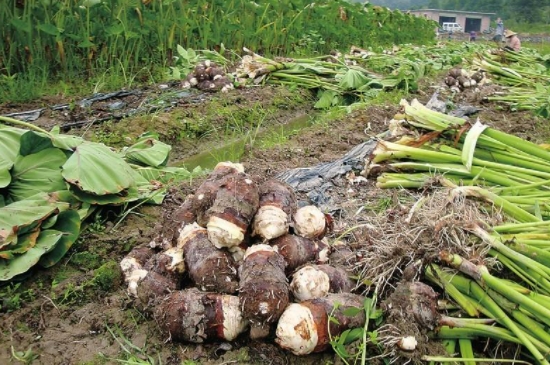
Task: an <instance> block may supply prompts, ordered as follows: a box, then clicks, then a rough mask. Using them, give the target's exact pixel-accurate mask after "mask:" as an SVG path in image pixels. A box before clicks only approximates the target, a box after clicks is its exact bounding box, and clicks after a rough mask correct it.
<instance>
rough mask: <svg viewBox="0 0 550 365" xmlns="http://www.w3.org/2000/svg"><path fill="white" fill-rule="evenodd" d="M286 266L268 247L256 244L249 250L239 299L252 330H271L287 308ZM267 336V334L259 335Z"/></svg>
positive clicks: (242, 273)
mask: <svg viewBox="0 0 550 365" xmlns="http://www.w3.org/2000/svg"><path fill="white" fill-rule="evenodd" d="M258 246H261V247H258ZM285 265H286V264H285V260H284V258H283V256H281V255H280V254H279V253H278V252H276V251H275V250H274V249H273V248H271V247H270V246H268V245H264V244H260V245H255V246H252V247H251V248H249V249H248V250H247V253H246V255H245V259H244V261H243V263H242V265H241V271H240V288H239V299H240V303H241V309H242V311H243V315H244V317H245V318H246V319H248V320H249V321H250V323H251V327H252V329H254V327H258V328H266V327H269V324H270V323H274V322H276V321H277V320H278V319H279V317H280V316H281V314H282V313H283V311H284V310H285V308H286V306H287V305H288V302H289V285H288V280H287V277H286V275H285ZM251 334H252V331H251ZM264 335H267V333H265V334H263V335H259V336H260V337H262V336H264Z"/></svg>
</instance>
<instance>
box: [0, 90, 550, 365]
mask: <svg viewBox="0 0 550 365" xmlns="http://www.w3.org/2000/svg"><path fill="white" fill-rule="evenodd" d="M430 86H431V85H426V87H425V88H423V90H425V91H424V92H421V93H419V94H417V95H410V96H409V97H408V98H412V97H418V98H419V99H420V100H421V101H423V102H426V101H427V100H428V99H429V97H430V95H431V91H429V90H430V88H429V87H430ZM154 90H155V91H154V92H157V89H154ZM135 98H136V97H133V96H132V99H129V100H130V101H129V102H128V105H137V104H139V100H138V99H135ZM294 99H300V100H299V102H298V101H296V100H294ZM141 100H142V99H141ZM186 100H187V101H186ZM186 100H184V99H181V100H176V101H175V103H174V104H173V105H172V107H171V108H170V109H167V110H157V111H156V112H155V113H154V114H153V115H151V114H148V115H146V116H143V115H140V116H139V115H138V116H132V117H129V118H125V119H121V120H120V121H112V122H107V123H103V124H98V125H93V126H91V125H89V124H86V123H85V124H84V125H82V126H81V127H80V128H72V129H71V130H70V131H69V133H77V134H83V135H84V136H85V137H88V138H96V139H100V137H101V138H103V139H104V140H105V139H107V140H109V138H111V141H113V142H114V144H117V143H124V142H125V141H127V140H128V139H130V140H131V139H133V138H136V137H137V136H138V135H140V134H141V133H143V132H145V131H150V130H153V131H156V132H158V133H159V135H160V136H161V138H162V139H163V140H165V141H167V142H169V143H171V144H172V145H173V148H174V149H173V155H172V157H171V160H172V161H183V160H184V159H185V158H187V157H189V156H192V155H194V154H196V153H198V152H200V151H203V150H205V149H208V148H211V147H212V146H214V145H216V144H219V143H220V140H219V138H216V136H214V135H212V134H210V135H207V136H202V137H200V138H198V139H197V138H195V139H193V138H187V137H185V136H182V135H181V134H180V133H179V132H181V130H182V128H184V127H182V124H181V122H182V120H185V119H186V118H189V119H192V118H194V119H193V120H196V118H197V116H201V115H202V116H209V118H210V119H209V122H211V123H222V122H223V121H224V120H227V119H228V118H230V116H228V115H227V114H224V113H223V108H221V107H220V105H221V106H223V107H224V108H225V107H228V106H231V105H233V106H234V105H237V106H238V108H239V110H253V109H254V108H263V109H265V110H269V115H268V116H267V117H266V119H265V121H264V123H265V124H264V125H262V127H266V126H268V125H277V124H284V123H285V122H288V121H290V120H292V119H293V118H295V117H297V116H300V115H304V114H308V115H312V116H313V115H314V114H315V113H316V112H314V111H313V109H312V107H311V106H312V104H313V102H312V100H311V99H308V96H307V95H306V94H298V92H295V93H290V92H288V91H284V90H282V89H279V88H271V87H262V88H254V89H246V90H235V91H233V92H231V93H230V94H228V95H217V94H216V95H206V96H203V97H201V98H200V99H193V100H199V101H197V102H194V101H193V102H191V101H189V99H186ZM283 101H285V102H283ZM454 101H455V102H457V103H470V104H473V105H475V106H477V107H479V108H480V112H479V114H478V116H479V117H480V118H481V119H482V120H483V121H484V122H485V123H488V124H490V125H491V126H494V127H497V128H499V129H501V130H504V131H509V132H512V133H517V134H518V135H521V136H523V137H527V138H532V139H533V140H536V141H538V142H544V139H545V138H546V137H545V133H546V134H547V130H546V129H541V123H540V122H539V121H538V120H537V119H536V118H534V117H533V116H531V115H530V114H527V113H511V112H509V111H507V110H505V109H502V108H498V107H496V106H495V105H490V104H486V103H484V102H483V100H482V98H480V97H479V95H468V94H465V95H461V96H460V98H458V99H456V98H455V99H454ZM62 102H65V101H64V100H61V99H58V98H57V99H51V98H50V99H45V100H41V101H38V102H37V103H34V104H33V105H4V106H0V114H5V113H9V112H15V111H22V110H29V109H32V108H34V107H35V106H43V105H51V104H55V103H62ZM274 102H276V103H277V105H273V104H274ZM213 108H215V109H216V108H217V109H218V113H217V115H218V119H216V117H215V115H216V113H212V109H213ZM397 111H398V106H397V105H392V104H387V105H377V106H371V107H366V108H363V109H358V110H355V111H353V112H351V113H348V114H342V115H340V116H339V117H338V118H336V119H333V120H328V121H323V122H319V123H316V124H314V125H313V126H312V127H309V128H305V129H302V130H300V131H299V132H298V133H296V134H294V135H291V136H290V137H288V140H287V141H286V142H285V143H282V144H280V145H277V146H275V147H271V148H269V149H259V148H257V147H255V146H253V145H252V146H250V147H249V148H247V150H246V153H245V155H244V156H243V157H242V159H241V162H242V163H243V164H244V165H245V168H246V169H247V171H248V172H249V173H250V174H251V175H252V176H254V178H255V179H257V180H258V181H262V180H263V179H267V178H269V177H273V176H276V175H277V174H278V173H280V172H283V171H286V170H289V169H293V168H297V167H311V166H314V165H316V164H319V163H322V162H329V161H333V160H335V159H338V158H340V157H342V156H343V155H344V154H345V153H346V152H347V151H349V150H350V149H351V148H352V147H354V146H355V145H357V144H359V143H361V142H364V141H365V140H367V139H369V138H371V137H372V136H374V135H376V134H378V133H380V132H383V131H385V130H386V129H387V122H388V121H389V120H390V119H391V118H392V116H393V115H394V114H395V113H396V112H397ZM103 112H104V108H102V107H98V108H95V107H92V108H89V109H85V108H80V107H76V108H73V109H71V110H66V111H61V112H55V111H48V113H46V114H45V115H44V116H43V117H41V118H40V120H38V121H37V123H38V124H39V125H41V126H43V127H45V128H47V129H49V128H51V127H52V126H53V125H56V124H63V123H70V122H74V121H80V120H86V119H89V118H90V117H93V116H98V115H102V114H101V113H103ZM174 116H176V117H174ZM117 136H120V138H119V139H116V138H115V137H117ZM117 138H118V137H117ZM356 174H357V175H358V174H359V171H357V172H356ZM200 182H201V179H197V180H194V181H192V182H189V183H185V184H182V185H180V186H176V187H173V188H172V190H171V193H170V195H169V196H168V197H167V199H166V200H165V202H164V204H163V205H162V206H142V207H140V208H139V209H137V210H136V211H133V212H132V213H131V214H128V215H127V217H126V218H125V219H124V220H123V221H122V223H121V224H119V225H118V226H116V227H114V222H116V221H117V218H119V217H118V216H117V214H119V213H120V212H119V211H116V210H113V211H110V212H106V213H104V215H103V216H101V217H97V218H96V219H95V220H94V221H92V222H90V225H89V228H88V230H86V231H85V232H84V233H83V235H82V237H81V239H80V240H79V241H78V243H77V244H75V246H74V247H73V248H72V249H71V251H70V252H69V254H68V255H67V256H66V258H65V259H64V260H63V261H62V262H61V263H60V264H58V265H56V266H55V267H54V268H52V269H49V270H40V269H37V270H34V271H33V272H31V273H30V274H29V275H28V277H27V278H25V279H24V280H23V281H21V282H20V283H17V284H15V285H18V287H15V286H14V284H12V285H10V286H4V287H1V288H0V290H1V293H2V294H3V297H2V298H1V300H2V312H0V364H7V363H17V361H16V360H15V356H14V353H16V354H17V352H18V351H20V352H24V351H27V350H31V351H32V354H35V355H36V356H37V357H36V359H35V360H34V361H30V362H29V363H32V364H71V365H72V364H110V363H113V364H114V363H119V362H118V361H117V359H118V360H120V359H128V358H129V356H130V353H131V354H134V355H135V356H136V357H137V358H141V359H142V360H146V358H145V356H146V355H148V356H150V357H151V358H153V359H154V360H155V361H156V363H157V364H158V363H162V364H181V363H182V362H183V361H185V360H193V361H195V362H196V363H200V364H337V363H341V361H340V360H339V359H338V357H337V356H336V355H335V354H334V353H333V352H331V351H327V352H325V353H323V354H314V355H310V356H305V357H297V356H294V355H292V354H290V353H289V352H286V351H283V350H281V349H279V348H278V347H277V346H276V345H275V344H274V342H273V341H271V340H268V341H263V342H251V341H250V340H249V339H247V338H246V336H242V337H240V338H239V339H238V340H237V341H235V342H233V343H223V344H221V343H209V344H203V345H194V344H188V343H172V342H169V341H168V339H167V338H166V337H165V336H164V335H163V334H162V333H161V331H160V330H159V327H158V325H157V323H155V321H154V320H153V319H152V318H150V316H148V315H147V314H146V313H144V312H143V311H140V310H139V309H138V308H136V307H135V306H134V303H133V301H132V299H131V298H130V297H129V296H128V295H127V293H126V287H125V285H124V282H123V280H122V277H121V274H120V271H119V269H118V266H117V264H118V263H119V262H120V261H121V259H122V258H123V257H124V256H125V255H126V254H127V253H128V252H129V251H130V250H131V249H132V247H135V246H137V245H140V244H147V243H148V242H150V241H151V240H152V239H153V238H154V237H155V236H156V235H157V234H158V227H159V224H160V226H162V225H163V224H166V225H168V223H167V221H168V219H169V218H170V217H172V214H173V212H174V211H175V210H176V209H177V207H179V205H180V204H181V203H182V202H183V199H184V197H185V196H186V195H187V194H189V193H192V192H193V191H194V190H195V189H196V187H197V186H198V185H199V184H200ZM327 194H329V195H330V196H331V198H332V201H333V203H334V205H335V206H336V207H337V208H339V213H338V214H337V215H335V220H336V228H335V231H334V232H333V233H332V235H331V237H330V239H334V238H335V237H338V236H339V235H340V234H342V232H344V231H345V230H346V229H347V228H349V227H352V226H354V225H356V224H357V223H358V222H360V221H361V220H362V219H364V217H362V215H363V214H377V212H376V209H378V208H377V207H379V204H380V202H381V201H388V200H389V201H390V202H393V203H394V204H393V205H394V206H395V205H396V204H395V203H396V202H397V203H399V204H400V202H402V201H403V200H401V198H400V197H396V195H395V194H396V193H395V192H390V191H382V190H379V189H376V188H375V186H374V181H371V180H367V181H364V182H358V181H357V180H354V176H353V175H348V176H341V177H339V178H336V179H335V180H334V181H333V187H332V188H331V189H330V190H329V191H328V192H327ZM299 197H300V198H301V199H302V200H304V201H305V200H307V197H306V196H305V195H304V194H299ZM399 204H397V205H399ZM365 208H366V209H365ZM361 209H363V210H361ZM358 211H360V212H361V214H357V212H358ZM388 212H390V210H388ZM155 227H156V228H155ZM165 229H166V230H169V227H168V226H167V227H165ZM354 234H355V237H354V240H355V242H358V241H361V240H365V239H367V238H368V237H366V236H365V235H366V234H367V233H366V232H365V233H364V235H363V236H362V233H361V230H358V231H357V232H355V233H354ZM397 254H401V255H406V254H407V253H406V250H404V251H403V252H401V253H397ZM396 297H399V296H396ZM382 299H384V298H382ZM426 347H429V346H427V345H426V344H424V345H423V351H426V352H429V350H426V349H425V348H426ZM433 348H434V352H435V353H437V351H439V350H440V348H439V347H438V345H434V347H433ZM18 356H19V357H21V354H19V355H18ZM133 363H137V362H133Z"/></svg>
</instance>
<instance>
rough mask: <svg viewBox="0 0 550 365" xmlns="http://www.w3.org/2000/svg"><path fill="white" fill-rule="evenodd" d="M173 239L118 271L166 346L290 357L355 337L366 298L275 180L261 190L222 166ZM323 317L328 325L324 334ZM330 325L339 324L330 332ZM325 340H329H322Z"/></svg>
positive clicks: (325, 225) (323, 224)
mask: <svg viewBox="0 0 550 365" xmlns="http://www.w3.org/2000/svg"><path fill="white" fill-rule="evenodd" d="M174 216H177V217H179V219H180V222H179V224H180V225H179V228H178V229H177V232H176V234H174V235H173V237H166V236H164V237H162V236H159V238H158V239H157V240H156V241H157V242H155V246H157V247H158V246H161V247H162V248H163V249H162V250H161V251H155V250H154V249H151V248H150V247H139V248H135V249H134V250H133V251H131V252H130V253H129V254H128V255H127V257H125V258H124V259H123V260H122V262H121V264H120V265H121V268H122V270H123V272H124V274H125V279H126V282H127V283H128V292H129V294H130V295H132V296H134V297H135V298H136V301H137V303H138V305H140V306H141V307H142V308H144V309H146V310H147V311H149V313H151V314H152V315H153V316H154V317H155V319H156V320H157V322H158V323H159V324H160V326H161V328H162V329H163V330H164V331H165V333H166V336H167V337H168V338H169V339H171V340H177V341H187V342H193V343H202V342H204V341H207V340H211V341H216V340H221V341H231V340H234V339H235V338H237V336H239V335H240V334H243V333H245V332H247V331H248V332H249V336H250V338H252V339H262V338H266V337H275V342H276V343H277V344H279V346H281V347H282V348H284V349H288V350H290V351H292V352H293V353H295V354H297V355H303V354H309V353H312V352H319V351H323V350H325V349H327V348H328V347H330V336H329V333H330V335H331V336H338V335H339V334H340V333H342V332H343V331H345V330H347V329H349V328H355V327H361V326H362V325H363V323H364V322H365V315H364V313H363V312H362V311H359V312H358V313H357V314H354V316H349V315H346V310H348V308H350V307H356V308H362V307H363V301H364V297H363V296H360V295H356V294H351V293H350V292H351V290H352V289H353V288H354V287H355V286H356V283H355V282H353V281H352V280H351V279H350V278H349V275H348V272H346V270H344V268H343V267H341V266H338V265H337V264H334V263H337V262H338V258H341V257H342V252H333V251H334V250H331V249H329V247H328V245H327V242H326V240H324V239H323V237H324V235H325V233H326V232H327V230H329V229H330V222H331V219H330V217H329V216H326V215H325V214H324V213H323V212H321V211H320V210H319V209H318V208H316V207H315V206H312V205H305V206H302V207H300V208H298V205H297V200H296V197H295V195H294V192H293V191H292V190H291V188H289V187H288V186H287V185H286V184H284V183H282V182H280V181H278V180H268V181H266V182H264V183H262V184H260V185H258V184H257V183H256V182H254V181H253V180H252V179H251V178H250V177H249V176H248V175H247V174H246V173H245V172H244V169H243V166H242V165H240V164H233V163H220V164H218V165H217V166H216V168H215V169H214V170H213V172H212V173H211V174H210V175H209V177H208V178H207V179H206V180H205V181H204V182H203V183H202V185H200V187H199V188H198V189H197V191H196V192H195V194H193V195H190V196H188V197H187V199H186V200H185V202H184V203H183V204H182V206H181V207H180V208H179V210H178V211H177V213H176V214H175V215H174ZM329 315H330V316H331V317H332V318H334V319H335V320H334V321H332V322H331V323H330V324H329V322H328V321H327V319H328V317H329ZM336 323H337V324H336ZM329 331H330V332H329Z"/></svg>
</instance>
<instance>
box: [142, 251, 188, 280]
mask: <svg viewBox="0 0 550 365" xmlns="http://www.w3.org/2000/svg"><path fill="white" fill-rule="evenodd" d="M172 263H173V258H172V256H169V255H167V254H165V253H164V252H158V253H156V254H155V255H153V256H152V257H151V258H149V260H148V261H147V262H146V263H145V265H144V267H143V268H144V269H145V270H147V271H149V272H155V273H157V274H159V275H161V276H164V277H166V278H167V279H168V280H170V282H173V283H175V284H176V288H178V289H179V288H180V286H181V279H182V274H183V271H184V268H183V267H182V269H181V270H180V269H178V268H172V267H171V265H172ZM181 265H182V266H183V262H182V263H181Z"/></svg>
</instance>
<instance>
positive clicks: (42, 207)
mask: <svg viewBox="0 0 550 365" xmlns="http://www.w3.org/2000/svg"><path fill="white" fill-rule="evenodd" d="M67 206H68V203H64V202H60V201H59V200H58V199H57V196H56V193H53V194H46V193H40V194H36V195H34V196H32V197H29V198H28V199H25V200H21V201H18V202H15V203H11V204H8V205H6V206H4V207H2V208H0V249H2V247H4V246H7V245H9V244H12V243H16V241H17V235H18V234H23V233H25V232H28V231H29V230H33V229H35V228H36V226H38V225H39V224H40V223H41V222H42V221H44V220H45V219H47V218H48V217H49V216H50V215H52V214H54V213H57V212H58V211H59V210H66V207H67Z"/></svg>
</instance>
